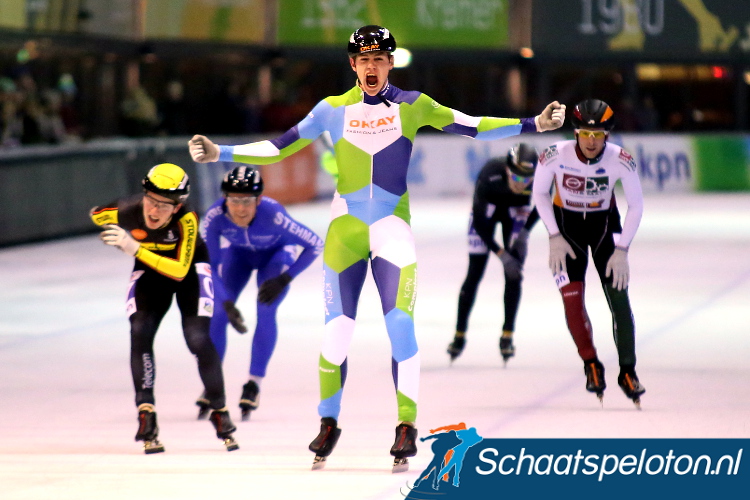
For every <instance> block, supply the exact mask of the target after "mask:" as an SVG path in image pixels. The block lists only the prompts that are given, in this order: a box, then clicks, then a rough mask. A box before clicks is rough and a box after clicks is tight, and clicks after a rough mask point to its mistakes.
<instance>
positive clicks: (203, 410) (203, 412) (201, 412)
mask: <svg viewBox="0 0 750 500" xmlns="http://www.w3.org/2000/svg"><path fill="white" fill-rule="evenodd" d="M195 405H196V406H197V407H198V420H205V419H207V418H208V413H209V412H210V411H211V406H210V405H209V401H208V399H206V391H203V394H201V395H200V397H199V398H198V399H197V400H196V401H195Z"/></svg>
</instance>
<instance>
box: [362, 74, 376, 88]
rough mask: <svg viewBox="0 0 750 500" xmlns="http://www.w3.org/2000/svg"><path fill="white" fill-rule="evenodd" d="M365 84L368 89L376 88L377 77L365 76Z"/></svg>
mask: <svg viewBox="0 0 750 500" xmlns="http://www.w3.org/2000/svg"><path fill="white" fill-rule="evenodd" d="M365 83H366V84H367V86H368V87H376V86H377V85H378V77H377V75H367V76H365Z"/></svg>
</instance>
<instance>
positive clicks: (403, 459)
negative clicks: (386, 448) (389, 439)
mask: <svg viewBox="0 0 750 500" xmlns="http://www.w3.org/2000/svg"><path fill="white" fill-rule="evenodd" d="M416 441H417V429H416V428H415V427H414V425H413V424H411V423H407V422H401V423H400V424H398V426H396V440H395V442H394V443H393V446H391V455H393V457H394V459H393V471H392V472H393V473H394V474H396V473H398V472H406V471H408V470H409V458H408V457H413V456H414V455H416V454H417V443H416Z"/></svg>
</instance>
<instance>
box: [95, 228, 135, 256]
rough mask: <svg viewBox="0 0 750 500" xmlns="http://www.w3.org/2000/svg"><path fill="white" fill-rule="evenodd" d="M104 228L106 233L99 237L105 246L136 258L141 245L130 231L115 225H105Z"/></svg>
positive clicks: (103, 232)
mask: <svg viewBox="0 0 750 500" xmlns="http://www.w3.org/2000/svg"><path fill="white" fill-rule="evenodd" d="M102 228H103V229H104V231H102V233H101V234H100V235H99V237H100V238H101V239H102V241H103V242H104V243H105V244H107V245H110V246H113V247H116V248H119V249H120V250H122V251H123V252H125V253H126V254H128V255H130V256H131V257H135V254H137V253H138V249H140V248H141V244H140V243H138V242H137V241H135V239H133V237H132V236H131V235H130V233H129V232H128V231H126V230H124V229H123V228H121V227H120V226H117V225H115V224H105V225H103V226H102Z"/></svg>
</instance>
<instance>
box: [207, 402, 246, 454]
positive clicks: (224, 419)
mask: <svg viewBox="0 0 750 500" xmlns="http://www.w3.org/2000/svg"><path fill="white" fill-rule="evenodd" d="M209 420H211V423H212V424H214V429H216V437H218V438H219V439H222V440H223V441H224V446H226V447H227V451H234V450H237V449H239V447H240V445H239V444H237V441H235V440H234V437H232V434H233V433H234V431H236V430H237V427H236V426H235V425H234V424H233V423H232V419H231V418H229V411H228V410H227V409H226V408H222V409H221V410H213V411H212V412H211V416H210V417H209Z"/></svg>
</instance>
